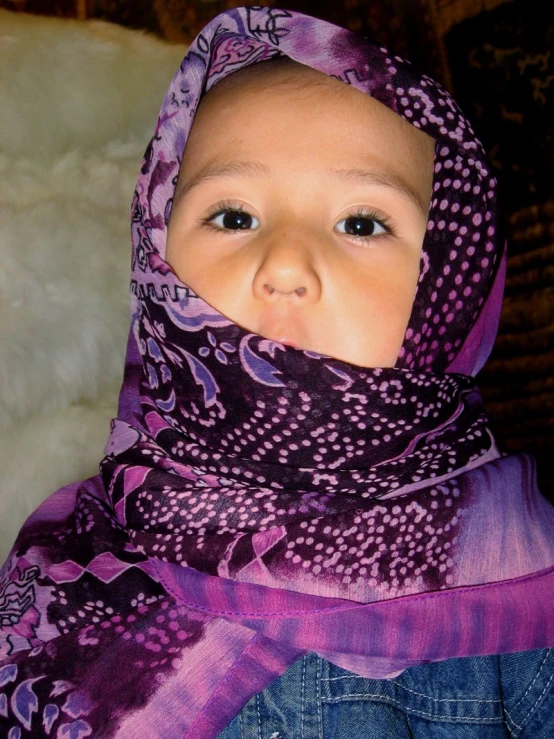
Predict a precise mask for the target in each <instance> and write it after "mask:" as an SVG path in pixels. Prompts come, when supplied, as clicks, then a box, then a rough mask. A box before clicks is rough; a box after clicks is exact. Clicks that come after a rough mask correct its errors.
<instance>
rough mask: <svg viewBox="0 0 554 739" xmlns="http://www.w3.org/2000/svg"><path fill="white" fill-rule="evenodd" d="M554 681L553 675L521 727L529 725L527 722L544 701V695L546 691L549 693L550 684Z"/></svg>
mask: <svg viewBox="0 0 554 739" xmlns="http://www.w3.org/2000/svg"><path fill="white" fill-rule="evenodd" d="M553 680H554V674H553V675H551V677H550V680H549V681H548V682H547V683H546V685H545V687H544V690H543V691H542V693H541V694H540V695H539V697H538V698H537V700H536V701H535V704H534V706H533V707H532V708H531V710H530V711H529V713H528V714H527V716H525V718H524V719H523V721H522V722H521V726H522V727H523V726H524V725H525V724H526V723H527V721H528V720H529V718H530V717H531V715H532V714H533V713H534V712H535V709H536V708H537V706H538V705H539V703H540V702H541V700H542V698H543V696H544V694H545V693H546V691H547V690H548V688H549V687H550V683H551V682H552V681H553Z"/></svg>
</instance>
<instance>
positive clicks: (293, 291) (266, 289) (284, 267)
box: [252, 233, 321, 304]
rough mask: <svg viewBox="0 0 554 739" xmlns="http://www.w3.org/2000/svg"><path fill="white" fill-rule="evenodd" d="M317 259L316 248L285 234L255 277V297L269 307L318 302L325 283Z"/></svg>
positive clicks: (268, 252) (273, 244) (272, 245)
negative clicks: (315, 257) (284, 303)
mask: <svg viewBox="0 0 554 739" xmlns="http://www.w3.org/2000/svg"><path fill="white" fill-rule="evenodd" d="M313 257H314V254H313V248H312V247H310V246H309V245H308V244H307V243H305V242H304V243H302V240H300V239H299V238H298V237H293V236H292V235H287V234H286V233H284V234H282V235H281V236H280V237H279V238H274V239H272V241H271V243H269V244H268V245H267V246H266V250H265V253H264V257H263V261H262V263H261V264H260V266H259V268H258V270H257V272H256V274H255V276H254V280H253V285H252V288H253V291H254V295H255V297H256V298H258V299H261V300H264V301H265V302H268V303H276V302H292V303H298V304H305V303H315V302H317V301H318V300H319V298H320V297H321V281H320V279H319V275H318V273H317V271H316V269H315V265H314V263H313Z"/></svg>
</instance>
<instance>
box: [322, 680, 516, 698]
mask: <svg viewBox="0 0 554 739" xmlns="http://www.w3.org/2000/svg"><path fill="white" fill-rule="evenodd" d="M352 677H354V678H355V679H356V680H367V678H365V677H362V676H361V675H353V676H352ZM350 679H351V678H350V675H344V676H342V677H330V678H328V679H327V681H328V682H330V681H331V680H350ZM387 683H391V684H392V685H398V687H399V688H402V690H406V691H407V692H408V693H412V694H413V695H419V696H420V697H421V698H426V699H427V700H430V701H435V702H436V703H502V701H501V700H479V699H478V698H433V697H432V696H431V695H427V693H418V692H417V690H412V689H411V688H407V687H406V686H405V685H402V683H399V682H398V681H397V680H390V679H389V680H387Z"/></svg>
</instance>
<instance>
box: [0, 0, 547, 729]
mask: <svg viewBox="0 0 554 739" xmlns="http://www.w3.org/2000/svg"><path fill="white" fill-rule="evenodd" d="M278 55H287V56H289V57H291V58H292V59H294V60H296V61H298V62H301V63H303V64H307V65H309V66H311V67H313V68H315V69H318V70H320V71H322V72H324V73H326V74H329V75H333V76H334V77H336V78H338V79H340V80H342V81H343V82H344V83H347V84H350V85H352V86H353V87H355V88H357V89H359V90H362V91H363V92H365V93H367V94H370V95H372V96H374V97H375V98H377V99H378V100H380V101H381V102H382V103H384V104H386V105H387V106H389V107H390V108H391V109H392V110H393V111H395V112H396V113H398V114H399V115H401V116H402V117H404V118H405V119H406V120H408V121H409V122H410V123H412V124H413V125H415V126H417V127H418V128H421V129H422V130H424V131H425V132H426V133H428V134H429V135H430V136H432V137H433V138H434V139H435V140H436V142H437V143H436V150H435V175H434V190H433V199H432V203H431V211H430V216H429V223H428V228H427V233H426V237H425V242H424V245H423V258H422V261H421V272H420V278H419V283H418V289H417V294H416V298H415V302H414V306H413V312H412V315H411V318H410V321H409V326H408V329H407V332H406V336H405V339H404V343H403V346H402V349H401V352H400V356H399V358H398V361H397V364H396V366H395V367H394V368H374V369H365V368H361V367H358V366H354V365H351V364H348V363H346V362H343V361H339V360H337V359H334V358H331V357H328V356H325V355H321V354H317V353H315V352H310V351H303V350H300V349H295V348H292V347H289V346H284V345H282V344H278V343H276V342H274V341H270V340H268V339H265V338H263V337H261V336H259V335H256V334H252V333H249V332H248V331H246V330H244V329H242V328H241V327H239V326H238V325H236V324H234V323H232V322H231V321H229V320H228V319H227V318H226V317H224V316H223V315H222V314H220V313H218V312H217V311H216V310H214V309H213V308H212V307H211V306H209V305H208V304H207V303H206V302H204V301H203V300H202V299H201V298H200V297H198V296H197V295H196V294H195V293H194V292H193V291H192V290H191V289H189V288H188V287H187V286H186V285H184V284H183V283H182V282H180V281H179V280H178V279H177V277H176V276H175V274H174V273H173V271H172V270H171V269H170V268H169V267H168V265H167V264H166V262H165V261H164V253H165V242H166V226H167V221H168V216H169V212H170V209H171V203H172V197H173V190H174V183H175V180H176V176H177V173H178V170H179V163H180V160H181V156H182V152H183V148H184V146H185V142H186V139H187V135H188V132H189V130H190V127H191V124H192V121H193V117H194V113H195V110H196V108H197V105H198V101H199V98H200V96H201V95H202V94H203V93H204V92H205V91H206V90H208V89H209V88H210V87H211V86H212V85H214V84H215V83H217V81H218V80H219V79H221V78H223V77H225V76H227V75H229V74H232V73H233V71H235V70H236V69H240V68H242V67H245V66H247V65H249V64H253V63H256V62H260V61H263V60H266V59H270V58H272V57H274V56H278ZM132 238H133V262H132V279H131V313H132V323H131V331H130V335H129V343H128V348H127V357H126V371H125V378H124V383H123V388H122V391H121V396H120V404H119V409H118V416H117V418H116V419H115V420H114V421H113V422H112V428H111V434H110V438H109V441H108V444H107V447H106V456H105V458H104V460H103V461H102V464H101V474H100V475H98V476H96V477H93V478H91V479H89V480H86V481H85V482H82V483H77V484H74V485H70V486H68V487H66V488H63V489H61V490H59V491H58V492H56V493H54V494H53V495H52V496H50V498H48V499H47V500H46V501H45V502H44V503H43V504H42V505H41V506H40V507H39V508H38V509H37V511H36V512H35V513H34V514H33V515H32V516H31V517H30V518H29V519H28V521H27V522H26V524H25V526H24V527H23V529H22V531H21V533H20V535H19V537H18V539H17V541H16V544H15V546H14V549H13V551H12V553H11V555H10V557H9V559H8V561H7V562H6V564H5V565H4V568H3V570H2V573H1V580H0V730H1V731H0V733H2V736H8V737H9V738H10V739H17V738H18V737H26V736H32V737H38V736H48V737H54V736H56V737H86V736H89V735H92V736H102V737H111V736H118V737H129V738H132V739H135V738H136V737H137V736H147V737H149V739H153V738H154V737H160V739H171V738H172V737H179V738H181V737H190V738H194V739H202V738H204V737H205V738H206V739H207V738H209V737H215V736H216V735H217V733H219V731H221V730H222V729H223V728H224V726H226V725H227V724H228V723H229V721H230V720H231V719H232V718H233V716H235V715H236V714H237V713H238V712H239V711H240V709H241V707H242V706H243V705H244V704H245V703H246V701H247V700H248V699H249V698H250V697H251V696H252V695H254V694H255V693H257V692H258V691H260V690H262V689H263V688H264V687H266V686H267V685H268V684H269V683H271V682H272V681H273V680H275V679H276V678H277V677H278V676H279V675H281V674H282V673H283V672H284V671H285V670H286V669H287V667H288V666H289V665H290V664H291V663H292V662H293V661H294V660H296V659H297V658H298V657H299V656H300V655H302V654H303V653H306V652H310V651H312V652H316V653H317V654H319V655H321V656H322V657H324V658H326V659H328V660H330V661H332V662H334V663H335V664H337V665H340V666H342V667H345V668H346V669H349V670H352V671H354V672H356V673H358V674H359V675H363V676H367V677H387V676H392V675H394V674H398V672H400V671H402V670H404V669H405V668H407V667H410V666H413V665H418V664H421V663H424V662H429V661H438V660H444V659H447V658H450V657H461V656H469V655H486V654H497V653H502V652H514V651H520V650H527V649H534V648H541V647H547V646H554V618H553V612H552V610H553V609H552V595H553V582H554V580H553V578H554V543H553V537H552V533H553V530H554V508H553V507H552V506H551V505H550V504H549V503H548V502H547V501H546V500H545V499H544V498H543V497H542V496H541V494H540V493H539V491H538V490H537V488H536V482H535V467H534V461H533V459H532V458H531V457H529V456H527V455H514V456H506V455H503V454H501V453H500V452H499V451H498V449H497V447H496V445H495V442H494V439H493V437H492V434H491V432H490V430H489V428H488V426H487V418H486V416H485V414H484V411H483V407H482V402H481V396H480V393H479V390H478V388H477V387H476V385H475V382H474V379H473V378H474V376H475V375H476V374H477V372H478V371H479V370H480V368H481V367H482V365H483V363H484V362H485V360H486V358H487V356H488V354H489V352H490V349H491V347H492V344H493V341H494V337H495V334H496V329H497V325H498V320H499V313H500V308H501V300H502V290H503V283H504V272H505V254H503V243H502V239H501V238H500V237H499V234H498V225H497V214H496V183H495V180H494V178H493V177H492V176H491V174H490V172H489V169H488V165H487V163H486V161H485V158H484V152H483V148H482V146H481V144H480V143H479V142H478V141H477V140H476V138H475V136H474V133H473V130H472V128H471V126H470V124H469V123H468V122H467V120H466V119H465V118H464V117H463V115H462V114H461V112H460V111H459V109H458V108H457V106H456V104H455V103H454V102H453V101H452V99H451V98H450V96H449V95H448V94H447V93H446V92H445V91H444V90H443V89H442V88H440V87H439V86H438V85H437V84H436V83H435V82H433V81H432V80H430V79H429V78H427V77H425V76H423V77H422V76H420V75H418V74H417V73H416V72H415V71H414V70H413V69H412V67H411V66H410V65H409V64H408V63H407V62H405V61H403V60H401V59H399V58H397V57H394V58H392V57H391V56H390V55H389V54H388V53H387V52H386V50H384V49H380V48H378V47H376V46H374V45H372V44H371V43H369V42H368V41H367V40H366V39H364V38H361V37H359V36H357V35H355V34H353V33H351V32H349V31H346V30H344V29H342V28H339V27H336V26H334V25H331V24H329V23H326V22H324V21H320V20H316V19H314V18H310V17H308V16H305V15H301V14H299V13H295V12H291V11H286V10H278V9H275V8H267V7H258V6H255V7H249V8H238V9H233V10H229V11H227V12H225V13H222V14H221V15H219V16H217V17H216V18H215V19H214V20H213V21H212V22H211V23H209V24H208V25H207V26H206V28H205V29H204V30H203V31H202V33H201V34H200V35H199V36H198V37H197V38H196V39H195V41H194V42H193V44H192V46H191V47H190V50H189V52H188V54H187V56H186V57H185V59H184V61H183V63H182V65H181V67H180V69H179V70H178V72H177V74H176V75H175V77H174V79H173V81H172V83H171V85H170V88H169V90H168V93H167V95H166V97H165V100H164V102H163V105H162V109H161V112H160V117H159V120H158V125H157V128H156V131H155V134H154V136H153V138H152V141H151V143H150V145H149V147H148V149H147V152H146V155H145V159H144V161H143V166H142V170H141V175H140V178H139V181H138V184H137V189H136V192H135V196H134V201H133V207H132Z"/></svg>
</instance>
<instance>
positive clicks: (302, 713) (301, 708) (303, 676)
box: [300, 656, 307, 739]
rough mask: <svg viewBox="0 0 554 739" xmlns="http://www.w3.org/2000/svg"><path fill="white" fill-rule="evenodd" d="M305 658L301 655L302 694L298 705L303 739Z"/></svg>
mask: <svg viewBox="0 0 554 739" xmlns="http://www.w3.org/2000/svg"><path fill="white" fill-rule="evenodd" d="M306 660H307V657H306V656H304V657H302V694H301V707H300V736H301V737H302V739H304V706H305V703H306Z"/></svg>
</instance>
